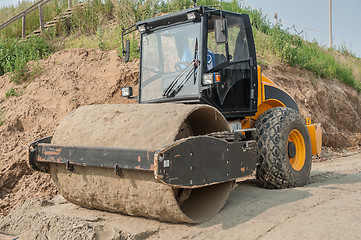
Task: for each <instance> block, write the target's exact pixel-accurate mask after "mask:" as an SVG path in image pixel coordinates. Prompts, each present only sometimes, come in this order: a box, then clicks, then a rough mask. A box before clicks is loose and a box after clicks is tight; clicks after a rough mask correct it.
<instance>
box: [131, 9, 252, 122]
mask: <svg viewBox="0 0 361 240" xmlns="http://www.w3.org/2000/svg"><path fill="white" fill-rule="evenodd" d="M135 27H136V28H137V29H138V30H139V32H140V34H141V39H140V50H141V52H140V79H139V98H138V100H139V103H159V102H182V103H203V104H204V103H206V104H209V105H212V106H214V107H216V108H217V109H219V110H220V111H221V112H222V114H223V115H224V116H225V117H226V118H228V119H230V118H240V117H244V116H250V115H254V114H255V112H256V111H257V92H258V91H257V87H258V84H257V83H258V81H257V61H256V52H255V46H254V40H253V33H252V29H251V24H250V20H249V17H248V15H245V14H237V13H231V12H227V11H222V10H219V9H215V8H209V7H202V6H199V7H194V8H191V9H186V10H183V11H179V12H176V13H171V14H167V15H163V16H159V17H155V18H152V19H148V20H145V21H141V22H138V23H137V24H136V25H135ZM127 51H128V54H129V48H128V49H127V48H125V53H126V54H127Z"/></svg>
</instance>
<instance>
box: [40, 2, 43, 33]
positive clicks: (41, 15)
mask: <svg viewBox="0 0 361 240" xmlns="http://www.w3.org/2000/svg"><path fill="white" fill-rule="evenodd" d="M39 22H40V30H41V31H44V14H43V5H39Z"/></svg>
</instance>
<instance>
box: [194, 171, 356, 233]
mask: <svg viewBox="0 0 361 240" xmlns="http://www.w3.org/2000/svg"><path fill="white" fill-rule="evenodd" d="M354 183H361V172H356V173H352V174H345V173H339V172H333V171H312V172H311V176H310V181H309V184H307V185H306V186H304V187H300V188H293V189H264V188H261V187H259V186H258V181H257V180H256V179H251V180H246V181H244V182H240V183H238V186H237V187H236V188H235V189H234V190H233V191H232V192H231V194H230V196H229V199H228V201H227V203H226V205H225V206H224V208H223V210H222V211H221V212H220V213H219V214H218V215H217V216H215V217H214V218H213V219H211V220H210V221H207V222H204V223H201V224H199V225H198V227H200V228H207V227H210V226H214V225H218V224H222V228H223V229H229V228H233V227H235V226H237V225H240V224H242V223H245V222H247V221H249V220H251V219H253V218H255V217H256V216H258V215H260V214H262V213H263V212H265V211H267V210H268V209H271V208H273V207H276V206H281V205H284V204H287V203H290V202H296V201H298V200H302V199H306V198H309V197H311V196H313V194H312V193H310V192H309V191H310V189H312V188H326V189H335V188H338V186H341V185H345V184H354ZM340 188H341V187H340Z"/></svg>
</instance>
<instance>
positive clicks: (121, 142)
mask: <svg viewBox="0 0 361 240" xmlns="http://www.w3.org/2000/svg"><path fill="white" fill-rule="evenodd" d="M200 119H203V120H205V121H206V122H205V123H203V124H202V122H199V120H200ZM193 129H194V130H193ZM227 130H229V128H228V124H227V121H226V120H225V118H224V117H223V116H222V114H220V113H219V111H217V110H216V109H214V108H212V107H209V106H205V105H203V106H202V105H183V104H152V105H150V104H149V105H148V104H144V105H135V104H130V105H94V106H85V107H81V108H78V109H77V110H75V111H74V112H72V113H70V114H69V115H68V116H67V117H66V118H65V119H64V120H63V121H62V122H61V124H60V125H59V126H58V128H57V129H56V131H55V133H54V136H53V139H52V143H53V144H59V145H82V146H102V147H119V148H129V149H160V148H161V147H163V146H167V145H170V144H172V143H173V142H175V141H176V140H178V139H180V138H184V137H189V136H192V135H193V133H195V134H207V133H212V132H219V131H227ZM73 171H74V172H70V171H69V170H67V169H66V168H65V167H64V165H61V164H55V163H54V164H50V174H51V176H52V178H53V180H54V183H55V184H56V185H57V187H58V188H59V189H60V192H61V194H62V195H63V196H64V197H65V198H66V199H68V200H69V201H70V202H73V203H75V204H77V205H80V206H84V207H89V208H97V209H103V210H107V211H111V212H122V213H126V214H129V215H137V216H146V217H152V218H157V219H160V220H164V221H170V222H197V221H200V220H203V219H205V218H207V217H210V216H212V215H214V214H215V213H217V212H218V211H219V210H220V209H221V208H222V207H223V205H224V204H225V203H226V200H227V198H228V195H229V193H230V191H231V189H232V186H233V182H232V181H229V182H225V183H222V184H219V185H212V186H207V187H202V188H197V189H195V190H192V189H184V188H177V189H174V188H172V187H170V186H167V185H165V184H160V183H158V182H157V181H156V180H155V178H154V171H139V170H138V171H137V170H122V174H123V175H124V176H122V177H120V176H118V175H116V174H115V173H114V169H111V168H102V167H84V166H75V167H74V169H73Z"/></svg>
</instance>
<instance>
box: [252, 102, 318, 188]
mask: <svg viewBox="0 0 361 240" xmlns="http://www.w3.org/2000/svg"><path fill="white" fill-rule="evenodd" d="M294 129H297V130H298V131H299V132H300V133H301V135H302V137H303V139H304V144H305V149H306V154H305V162H304V165H303V167H302V168H301V169H300V170H299V171H296V170H295V169H294V168H293V167H292V166H291V163H290V159H289V154H288V136H289V134H290V132H291V131H292V130H294ZM256 141H257V155H258V163H257V171H256V178H257V179H258V180H259V181H260V183H261V185H262V186H263V187H265V188H272V189H279V188H291V187H299V186H303V185H305V184H307V182H308V180H309V176H310V172H311V162H312V149H311V140H310V136H309V132H308V129H307V127H306V125H305V121H304V120H303V118H302V117H301V116H300V114H299V113H298V112H297V111H295V110H293V109H290V108H285V107H277V108H271V109H269V110H267V111H266V112H264V113H263V114H262V115H261V116H260V117H259V118H258V120H257V121H256Z"/></svg>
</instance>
